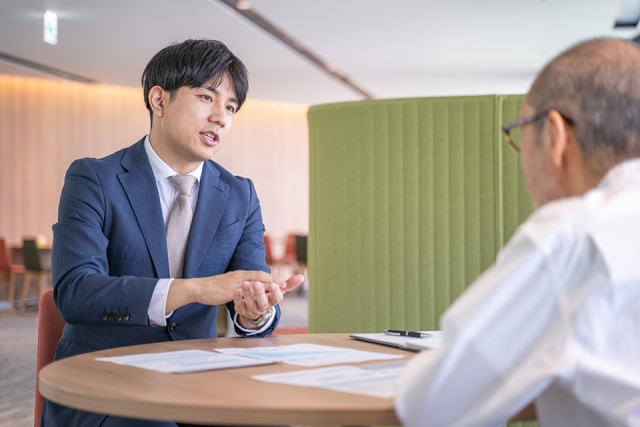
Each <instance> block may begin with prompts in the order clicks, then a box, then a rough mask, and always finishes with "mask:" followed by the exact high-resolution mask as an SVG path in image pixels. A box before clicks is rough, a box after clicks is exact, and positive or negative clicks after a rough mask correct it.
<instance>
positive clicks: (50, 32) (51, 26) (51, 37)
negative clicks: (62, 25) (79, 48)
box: [44, 10, 58, 45]
mask: <svg viewBox="0 0 640 427" xmlns="http://www.w3.org/2000/svg"><path fill="white" fill-rule="evenodd" d="M44 41H45V42H46V43H49V44H53V45H56V44H58V14H57V13H55V12H52V11H50V10H47V11H46V12H45V13H44Z"/></svg>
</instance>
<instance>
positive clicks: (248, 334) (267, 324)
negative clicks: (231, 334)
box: [233, 313, 276, 337]
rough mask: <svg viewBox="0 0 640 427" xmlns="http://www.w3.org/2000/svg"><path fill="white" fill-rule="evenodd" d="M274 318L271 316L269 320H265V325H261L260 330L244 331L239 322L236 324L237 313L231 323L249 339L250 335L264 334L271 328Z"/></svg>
mask: <svg viewBox="0 0 640 427" xmlns="http://www.w3.org/2000/svg"><path fill="white" fill-rule="evenodd" d="M275 318H276V316H271V317H270V318H269V320H267V323H265V324H264V325H262V327H261V328H260V329H245V328H243V327H242V326H241V325H240V322H238V313H236V315H235V316H233V323H235V325H236V327H237V328H238V329H240V330H241V331H242V332H244V333H245V334H246V335H247V336H248V337H250V336H251V335H256V334H259V333H261V332H264V331H266V330H267V329H269V328H270V327H271V325H272V324H273V321H274V320H275Z"/></svg>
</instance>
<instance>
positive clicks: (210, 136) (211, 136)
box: [200, 132, 218, 145]
mask: <svg viewBox="0 0 640 427" xmlns="http://www.w3.org/2000/svg"><path fill="white" fill-rule="evenodd" d="M200 135H202V137H203V139H204V141H205V142H206V143H207V144H209V145H216V144H217V143H218V134H217V133H214V132H201V133H200Z"/></svg>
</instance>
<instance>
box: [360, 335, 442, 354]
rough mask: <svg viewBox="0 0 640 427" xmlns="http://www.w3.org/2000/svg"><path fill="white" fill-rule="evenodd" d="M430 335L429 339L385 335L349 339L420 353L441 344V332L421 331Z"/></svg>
mask: <svg viewBox="0 0 640 427" xmlns="http://www.w3.org/2000/svg"><path fill="white" fill-rule="evenodd" d="M421 332H427V333H429V334H430V335H431V337H429V338H409V337H398V336H395V335H385V334H382V333H380V334H353V335H351V338H353V339H356V340H360V341H366V342H370V343H374V344H382V345H387V346H391V347H396V348H401V349H403V350H411V351H420V350H424V349H435V348H438V347H439V346H440V344H441V343H442V331H421Z"/></svg>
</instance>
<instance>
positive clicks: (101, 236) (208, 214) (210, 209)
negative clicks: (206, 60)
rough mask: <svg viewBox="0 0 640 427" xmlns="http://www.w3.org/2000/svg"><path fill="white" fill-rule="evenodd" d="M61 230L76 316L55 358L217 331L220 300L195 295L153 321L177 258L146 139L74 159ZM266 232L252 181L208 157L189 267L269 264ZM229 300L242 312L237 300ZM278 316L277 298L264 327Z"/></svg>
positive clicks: (59, 300) (57, 245) (52, 414)
mask: <svg viewBox="0 0 640 427" xmlns="http://www.w3.org/2000/svg"><path fill="white" fill-rule="evenodd" d="M53 232H54V239H53V254H52V269H53V280H54V298H55V301H56V305H57V306H58V309H59V310H60V313H61V314H62V317H63V318H64V320H65V322H66V323H67V325H66V326H65V328H64V332H63V334H62V338H61V340H60V342H59V344H58V347H57V349H56V356H55V358H56V360H58V359H62V358H65V357H69V356H73V355H77V354H81V353H85V352H89V351H95V350H101V349H106V348H113V347H121V346H127V345H134V344H145V343H154V342H162V341H170V340H183V339H195V338H211V337H216V336H217V332H216V314H217V307H216V306H206V305H202V304H189V305H187V306H184V307H181V308H179V309H177V310H175V311H174V313H173V314H172V315H171V317H170V318H169V319H167V325H172V324H173V325H174V328H170V327H169V326H167V327H158V326H152V325H151V324H150V323H149V318H148V316H147V311H148V308H149V303H150V301H151V296H152V294H153V291H154V288H155V286H156V283H157V281H158V279H159V278H168V277H169V261H168V256H167V247H166V237H165V226H164V220H163V217H162V210H161V207H160V199H159V196H158V189H157V186H156V182H155V177H154V175H153V171H152V169H151V165H150V163H149V160H148V158H147V155H146V152H145V150H144V139H142V140H140V141H138V142H137V143H136V144H134V145H132V146H131V147H128V148H125V149H123V150H120V151H118V152H116V153H114V154H112V155H110V156H108V157H105V158H103V159H81V160H77V161H75V162H74V163H73V164H72V165H71V166H70V167H69V170H68V171H67V175H66V178H65V183H64V187H63V190H62V195H61V197H60V207H59V212H58V222H57V224H55V225H54V226H53ZM263 242H264V225H263V223H262V214H261V212H260V204H259V201H258V198H257V195H256V192H255V189H254V187H253V183H252V182H251V181H250V180H248V179H245V178H241V177H236V176H233V175H231V174H230V173H229V172H228V171H226V170H225V169H224V168H222V167H221V166H220V165H218V164H216V163H215V162H213V161H210V160H209V161H206V162H204V166H203V169H202V176H201V179H200V189H199V193H198V202H197V205H196V210H195V212H194V217H193V222H192V224H191V231H190V234H189V240H188V243H187V248H186V251H185V259H184V273H183V277H184V278H190V277H206V276H214V275H218V274H223V273H225V272H228V271H233V270H262V271H266V272H269V268H268V267H267V265H266V264H265V249H264V244H263ZM227 307H228V309H229V311H230V314H231V316H233V315H234V314H235V311H234V308H233V302H229V303H227ZM279 317H280V309H279V307H276V319H275V322H274V323H273V325H272V327H271V328H269V330H267V331H265V332H264V333H262V334H260V335H259V336H265V335H269V334H270V333H271V332H272V331H273V329H274V328H275V326H276V325H277V323H278V319H279ZM52 406H55V408H61V407H59V406H57V405H49V402H47V407H46V408H45V411H46V412H48V416H47V418H48V419H52V418H53V419H56V418H59V417H62V418H63V419H62V420H61V419H58V420H57V421H58V422H60V423H62V424H60V425H63V424H64V422H71V423H77V422H78V421H79V420H78V419H69V418H67V417H66V416H65V415H64V414H62V413H58V414H56V412H57V411H56V409H55V408H52ZM65 412H66V413H67V414H68V411H65ZM75 412H78V411H75ZM65 418H66V420H65ZM63 421H64V422H63ZM47 425H49V424H47ZM66 425H75V424H66Z"/></svg>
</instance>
